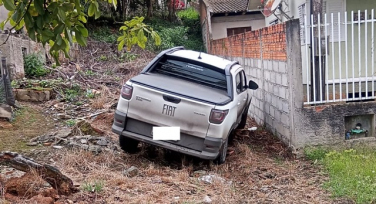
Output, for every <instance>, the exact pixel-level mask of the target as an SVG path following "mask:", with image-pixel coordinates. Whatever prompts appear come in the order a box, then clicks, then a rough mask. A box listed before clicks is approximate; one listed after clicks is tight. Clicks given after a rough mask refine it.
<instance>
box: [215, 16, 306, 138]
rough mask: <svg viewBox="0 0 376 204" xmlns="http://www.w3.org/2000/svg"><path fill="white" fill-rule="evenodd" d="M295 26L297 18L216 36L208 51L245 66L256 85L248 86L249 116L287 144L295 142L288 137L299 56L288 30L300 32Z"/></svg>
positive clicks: (291, 134) (297, 40) (290, 129)
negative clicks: (242, 31)
mask: <svg viewBox="0 0 376 204" xmlns="http://www.w3.org/2000/svg"><path fill="white" fill-rule="evenodd" d="M294 22H295V21H294ZM288 26H292V27H293V28H289V27H288ZM298 26H299V22H295V23H294V24H292V23H289V24H279V25H274V26H270V27H267V28H263V29H260V30H256V31H251V32H246V33H243V34H238V35H234V36H230V37H228V38H224V39H220V40H215V41H212V42H211V43H210V44H211V49H210V51H209V52H210V53H211V54H215V55H219V56H223V57H225V58H227V59H229V60H233V61H238V62H240V64H241V65H242V66H243V67H244V68H245V72H246V75H247V79H248V80H253V81H255V82H256V83H257V84H258V85H259V89H258V90H255V91H253V90H249V92H250V93H251V95H252V102H251V105H250V108H249V116H250V117H252V118H254V119H255V120H256V122H257V123H258V124H259V125H265V126H266V127H267V128H268V129H269V130H270V131H271V132H272V133H274V134H275V135H276V136H278V137H279V138H280V139H281V140H282V141H283V142H285V143H286V144H292V143H294V141H291V139H292V136H293V131H292V130H293V128H294V127H293V118H292V116H293V111H292V107H293V98H294V97H295V94H294V92H293V86H295V83H292V81H293V80H294V77H295V75H294V74H293V70H294V68H295V67H294V66H295V65H296V64H294V62H292V61H294V60H299V59H297V58H296V57H300V54H299V55H296V50H295V49H296V48H295V46H296V45H295V44H296V43H295V42H300V39H299V36H296V35H293V36H294V38H297V39H293V40H291V37H287V35H291V33H289V32H297V33H299V27H298ZM293 52H295V53H293ZM288 54H291V55H294V57H291V56H289V55H288ZM295 56H296V57H295ZM295 70H299V69H295ZM300 77H301V76H300Z"/></svg>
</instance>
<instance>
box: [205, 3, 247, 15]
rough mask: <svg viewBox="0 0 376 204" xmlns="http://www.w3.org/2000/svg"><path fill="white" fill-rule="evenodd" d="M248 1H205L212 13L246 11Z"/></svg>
mask: <svg viewBox="0 0 376 204" xmlns="http://www.w3.org/2000/svg"><path fill="white" fill-rule="evenodd" d="M248 1H249V0H206V2H207V3H208V4H209V5H207V6H209V7H210V8H212V10H213V13H228V12H243V11H247V9H248V8H247V7H248Z"/></svg>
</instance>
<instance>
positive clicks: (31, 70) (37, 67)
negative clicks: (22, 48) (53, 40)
mask: <svg viewBox="0 0 376 204" xmlns="http://www.w3.org/2000/svg"><path fill="white" fill-rule="evenodd" d="M24 69H25V74H26V76H27V77H41V76H45V75H46V74H47V73H48V70H47V69H46V68H44V60H43V58H42V56H41V55H40V54H35V53H32V54H28V55H26V56H25V57H24Z"/></svg>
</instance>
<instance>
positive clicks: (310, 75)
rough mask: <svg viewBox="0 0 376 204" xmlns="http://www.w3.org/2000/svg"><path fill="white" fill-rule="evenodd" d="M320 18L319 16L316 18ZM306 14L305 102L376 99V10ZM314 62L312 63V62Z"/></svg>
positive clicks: (304, 31)
mask: <svg viewBox="0 0 376 204" xmlns="http://www.w3.org/2000/svg"><path fill="white" fill-rule="evenodd" d="M315 19H316V18H315ZM317 19H322V20H321V22H320V21H319V20H318V21H317V23H316V24H315V23H314V16H313V15H311V16H310V17H309V18H307V16H305V17H304V23H303V24H302V25H303V26H302V28H301V29H303V30H302V32H303V35H302V37H303V39H302V40H303V41H302V42H303V46H302V53H303V56H302V57H303V69H304V70H303V75H305V76H303V78H304V85H305V96H304V97H305V99H304V101H305V102H304V103H305V104H323V103H330V102H349V101H365V100H371V99H375V78H376V77H375V63H376V62H375V52H374V51H375V41H374V34H375V22H376V19H375V13H374V10H373V9H372V10H371V11H367V10H365V11H357V12H354V11H352V12H350V13H348V12H344V13H330V14H324V15H323V16H320V15H318V16H317ZM311 62H312V63H311Z"/></svg>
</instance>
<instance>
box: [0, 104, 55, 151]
mask: <svg viewBox="0 0 376 204" xmlns="http://www.w3.org/2000/svg"><path fill="white" fill-rule="evenodd" d="M11 124H12V126H11V127H9V128H5V129H2V128H0V149H1V151H14V152H20V153H21V152H24V151H27V150H30V149H33V148H34V149H35V148H38V147H31V146H27V145H26V144H27V143H28V142H29V141H30V139H31V138H34V137H37V136H40V135H43V134H46V133H48V132H50V131H51V129H53V128H54V124H53V123H52V122H51V119H50V118H48V117H46V115H43V114H42V111H41V110H39V109H34V108H31V107H27V106H23V108H20V109H16V110H15V112H14V119H13V120H12V122H11ZM41 124H43V125H41ZM35 127H38V128H35Z"/></svg>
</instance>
